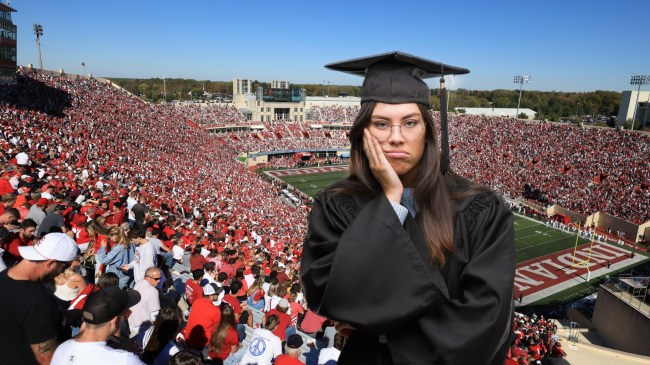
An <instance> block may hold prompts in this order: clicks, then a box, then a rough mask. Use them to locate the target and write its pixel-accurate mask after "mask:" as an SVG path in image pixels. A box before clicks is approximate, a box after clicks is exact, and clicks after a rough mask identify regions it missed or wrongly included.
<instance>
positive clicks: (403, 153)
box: [384, 150, 409, 158]
mask: <svg viewBox="0 0 650 365" xmlns="http://www.w3.org/2000/svg"><path fill="white" fill-rule="evenodd" d="M384 155H386V157H390V158H406V157H408V155H409V154H408V153H407V152H406V151H399V150H397V151H386V152H384Z"/></svg>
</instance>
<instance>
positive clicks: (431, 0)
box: [2, 0, 650, 92]
mask: <svg viewBox="0 0 650 365" xmlns="http://www.w3.org/2000/svg"><path fill="white" fill-rule="evenodd" d="M2 1H3V2H4V3H5V4H6V1H7V0H2ZM10 6H11V7H13V8H14V9H16V10H17V12H16V13H13V15H12V16H13V22H14V24H16V26H17V28H18V39H17V42H18V64H19V65H27V64H30V63H31V64H33V65H34V66H35V67H38V65H39V59H38V51H37V46H36V36H35V35H34V31H33V24H34V23H37V24H40V25H41V26H42V27H43V36H42V37H41V53H42V59H43V68H44V69H49V70H58V69H64V70H65V71H66V72H68V73H80V74H88V73H91V74H93V75H94V76H100V77H108V78H110V77H125V78H155V77H157V78H163V77H165V78H190V79H196V80H211V81H232V79H233V78H248V79H251V80H258V81H261V82H271V81H272V80H286V81H289V82H291V83H296V84H332V85H361V82H362V78H361V77H358V76H353V75H348V74H344V73H339V72H335V71H330V70H327V69H325V68H324V67H323V66H324V65H325V64H328V63H332V62H337V61H342V60H346V59H351V58H357V57H363V56H368V55H374V54H379V53H384V52H389V51H402V52H406V53H410V54H413V55H416V56H420V57H423V58H428V59H431V60H434V61H438V62H443V63H446V64H450V65H454V66H460V67H465V68H468V69H469V70H470V73H469V74H467V75H461V76H456V77H455V78H454V79H453V81H451V83H448V84H447V86H448V87H449V88H451V89H452V90H453V89H458V88H464V89H470V90H494V89H510V90H514V89H519V87H520V86H521V85H519V84H515V83H514V80H513V79H514V76H521V75H529V76H530V77H531V78H530V82H529V83H528V84H526V85H523V88H524V90H539V91H565V92H576V91H577V92H588V91H595V90H608V91H616V92H621V91H625V90H633V89H634V90H636V88H637V86H632V85H630V77H631V76H632V75H647V74H650V37H649V36H650V33H649V30H650V28H648V25H647V24H650V12H649V11H648V9H649V8H650V4H649V3H648V0H624V1H612V0H590V1H587V0H543V1H542V0H537V1H534V0H533V1H527V0H519V1H511V0H491V1H490V0H476V1H470V0H453V1H444V2H443V1H439V0H391V1H386V0H372V1H365V0H345V1H339V0H330V1H314V0H286V1H285V0H274V1H268V0H266V1H258V0H248V1H240V0H202V1H198V0H184V1H167V0H157V1H150V0H128V1H127V0H111V1H106V0H97V1H96V0H60V1H54V0H13V1H11V2H10ZM82 63H84V64H85V67H82V65H81V64H82ZM428 84H429V85H430V86H432V87H436V86H437V81H436V80H433V81H432V80H429V81H428ZM649 89H650V85H646V86H642V90H649Z"/></svg>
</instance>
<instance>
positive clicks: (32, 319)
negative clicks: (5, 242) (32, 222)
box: [0, 233, 79, 364]
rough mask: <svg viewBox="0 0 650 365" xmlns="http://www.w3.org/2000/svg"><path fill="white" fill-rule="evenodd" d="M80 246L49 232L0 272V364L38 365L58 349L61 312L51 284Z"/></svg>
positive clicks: (59, 234) (26, 248)
mask: <svg viewBox="0 0 650 365" xmlns="http://www.w3.org/2000/svg"><path fill="white" fill-rule="evenodd" d="M78 251H79V250H78V249H77V244H76V243H75V242H74V240H73V239H72V238H70V237H69V236H67V235H65V234H63V233H50V234H48V235H46V236H45V237H44V238H43V239H42V240H40V241H39V242H38V243H35V244H34V245H33V246H22V247H19V248H18V252H19V253H20V256H22V258H23V260H22V261H20V262H19V263H17V264H16V266H14V267H12V268H10V269H8V270H5V271H3V272H0V298H3V299H2V301H3V303H2V310H1V311H0V323H2V331H0V353H1V354H2V356H0V364H39V363H47V362H49V361H50V359H51V358H52V355H53V354H54V350H55V349H56V346H57V332H58V330H59V323H60V320H59V319H60V313H59V309H58V305H57V303H56V300H55V298H54V295H53V294H52V292H51V291H49V290H48V289H47V288H46V287H45V286H44V285H43V283H48V282H50V281H51V280H52V279H54V277H56V276H57V275H59V274H60V273H61V272H63V270H65V269H66V268H67V267H68V266H70V263H71V262H72V261H73V260H74V258H75V257H77V254H78Z"/></svg>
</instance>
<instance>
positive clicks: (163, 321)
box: [141, 307, 183, 364]
mask: <svg viewBox="0 0 650 365" xmlns="http://www.w3.org/2000/svg"><path fill="white" fill-rule="evenodd" d="M182 319H183V313H182V312H181V309H180V308H178V307H163V308H162V309H161V310H160V312H158V316H157V317H156V320H155V321H154V323H153V332H152V333H151V337H150V338H149V342H148V343H147V346H146V347H145V348H144V352H143V353H142V356H141V358H142V361H144V362H145V363H147V364H150V363H152V362H153V360H154V359H155V358H156V357H157V356H158V354H160V351H162V349H163V348H164V347H165V346H166V345H167V343H169V341H172V340H174V338H176V335H178V331H179V329H180V325H181V320H182Z"/></svg>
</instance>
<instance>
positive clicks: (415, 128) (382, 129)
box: [368, 120, 424, 142]
mask: <svg viewBox="0 0 650 365" xmlns="http://www.w3.org/2000/svg"><path fill="white" fill-rule="evenodd" d="M393 127H398V128H399V129H400V133H402V137H404V139H408V140H414V139H418V138H420V136H421V135H422V132H423V131H424V124H423V123H421V122H419V121H417V120H407V121H406V122H404V123H403V124H388V123H386V122H382V121H377V122H370V125H369V126H368V130H369V131H370V134H372V136H373V137H375V138H376V139H377V140H378V141H380V142H383V141H385V140H387V139H388V138H390V136H391V134H392V133H393Z"/></svg>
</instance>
